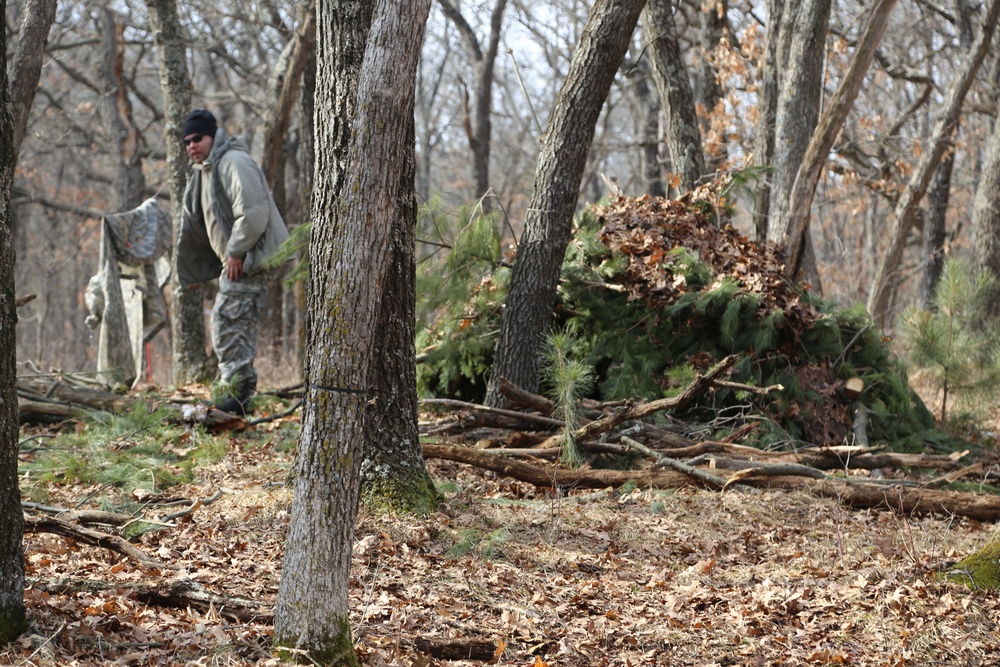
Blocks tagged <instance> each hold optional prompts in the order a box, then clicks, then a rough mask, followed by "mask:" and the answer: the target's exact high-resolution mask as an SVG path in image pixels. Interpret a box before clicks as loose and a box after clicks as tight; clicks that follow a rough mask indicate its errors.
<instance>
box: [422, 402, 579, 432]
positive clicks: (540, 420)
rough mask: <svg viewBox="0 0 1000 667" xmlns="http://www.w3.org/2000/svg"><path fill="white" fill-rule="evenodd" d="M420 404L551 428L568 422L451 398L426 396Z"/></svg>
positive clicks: (559, 426)
mask: <svg viewBox="0 0 1000 667" xmlns="http://www.w3.org/2000/svg"><path fill="white" fill-rule="evenodd" d="M420 405H441V406H445V407H450V408H461V409H463V410H472V411H474V412H483V413H488V414H494V415H501V416H503V417H510V418H511V419H516V420H519V421H521V422H528V423H535V424H542V425H545V426H547V427H549V428H553V427H555V428H562V427H563V426H565V425H566V422H564V421H562V420H560V419H553V418H552V417H545V416H543V415H533V414H530V413H527V412H518V411H517V410H504V409H503V408H491V407H487V406H485V405H478V404H476V403H466V402H465V401H456V400H454V399H450V398H425V399H423V400H422V401H420Z"/></svg>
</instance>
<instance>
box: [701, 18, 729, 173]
mask: <svg viewBox="0 0 1000 667" xmlns="http://www.w3.org/2000/svg"><path fill="white" fill-rule="evenodd" d="M728 7H729V0H702V3H701V44H702V49H703V54H702V57H701V58H700V63H701V85H700V86H699V87H700V89H701V90H700V95H699V96H698V102H699V104H700V105H701V107H702V109H703V110H704V111H703V114H704V122H705V128H704V132H703V136H706V137H707V136H710V135H711V133H712V132H711V131H712V124H713V121H714V120H715V118H716V117H717V114H719V113H725V112H724V110H723V109H722V107H721V106H720V103H721V102H722V101H723V100H725V97H726V91H725V90H724V89H723V87H722V84H721V83H719V79H718V69H717V68H716V66H715V58H716V54H715V51H716V49H717V48H719V44H720V43H721V42H722V41H723V40H725V39H727V35H728V34H729V21H728V20H727V19H726V12H727V11H728ZM705 149H706V152H707V153H708V164H709V169H710V170H711V171H717V170H719V169H722V168H723V165H724V164H725V162H726V159H727V157H728V156H727V154H726V143H725V141H724V140H720V141H712V140H710V141H709V145H707V146H706V147H705Z"/></svg>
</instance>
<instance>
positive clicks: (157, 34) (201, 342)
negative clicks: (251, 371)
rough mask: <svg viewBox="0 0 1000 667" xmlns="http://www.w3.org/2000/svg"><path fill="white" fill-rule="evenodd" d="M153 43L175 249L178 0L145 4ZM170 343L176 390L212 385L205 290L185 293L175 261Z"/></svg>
mask: <svg viewBox="0 0 1000 667" xmlns="http://www.w3.org/2000/svg"><path fill="white" fill-rule="evenodd" d="M146 7H147V9H148V10H149V22H150V25H151V27H152V30H153V43H154V44H155V45H156V57H157V61H158V63H159V69H160V89H161V91H162V94H163V107H164V117H165V120H164V135H165V140H164V144H165V145H166V147H167V169H168V171H169V176H170V179H169V180H170V201H171V202H172V207H171V208H172V214H173V229H174V239H173V244H172V247H177V234H178V233H179V232H180V228H181V221H182V220H183V212H182V207H181V204H180V203H181V202H182V201H183V199H184V186H185V185H186V184H187V172H188V158H187V155H186V154H185V152H184V150H183V146H182V145H181V142H180V138H181V137H180V134H181V128H182V127H183V125H184V118H185V117H186V116H187V114H188V112H189V111H190V110H191V79H190V77H189V76H188V70H187V54H186V49H185V47H184V37H183V35H184V32H183V30H182V28H181V24H180V20H179V19H178V16H177V3H176V0H146ZM172 264H173V266H172V267H171V268H172V271H171V278H170V291H171V295H172V297H173V298H172V300H171V303H172V310H173V312H172V313H171V322H170V325H171V331H170V333H171V341H172V348H173V350H172V351H173V359H172V362H173V363H172V366H173V376H174V378H173V381H174V384H175V385H177V386H180V385H184V384H187V383H188V382H193V381H194V382H210V381H211V380H212V376H213V375H214V374H215V368H214V365H213V364H212V363H211V362H210V360H209V357H208V355H207V354H206V352H205V307H204V289H203V288H202V286H201V285H196V286H194V287H191V288H183V287H181V285H180V283H179V282H178V281H177V258H176V257H174V258H173V261H172Z"/></svg>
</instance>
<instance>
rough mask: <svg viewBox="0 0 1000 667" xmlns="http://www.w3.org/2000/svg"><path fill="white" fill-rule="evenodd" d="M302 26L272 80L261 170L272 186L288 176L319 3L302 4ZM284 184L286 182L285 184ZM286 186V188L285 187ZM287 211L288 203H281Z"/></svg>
mask: <svg viewBox="0 0 1000 667" xmlns="http://www.w3.org/2000/svg"><path fill="white" fill-rule="evenodd" d="M300 13H301V15H300V17H299V27H298V30H296V32H295V35H294V36H293V37H292V39H291V40H290V41H289V42H288V44H287V45H286V46H285V50H284V52H283V53H282V54H281V61H280V62H279V64H278V66H277V67H276V68H275V69H276V72H275V74H274V76H273V80H272V81H271V82H270V86H269V87H270V88H271V92H272V94H273V95H274V103H273V105H272V106H270V107H269V108H268V118H267V123H266V124H265V126H264V154H263V158H262V159H261V169H262V170H263V171H264V177H265V178H267V183H268V185H270V186H271V189H272V190H274V189H276V188H277V187H278V185H279V183H278V176H279V174H280V175H281V176H283V175H284V170H283V166H284V162H285V159H284V154H285V139H286V137H287V135H288V126H289V124H290V123H291V119H292V110H293V109H294V107H295V101H296V99H297V96H298V92H299V87H300V86H301V84H302V75H303V73H304V72H305V69H306V63H307V62H308V61H309V56H310V55H311V54H312V52H313V50H314V49H315V48H316V3H315V0H309V2H307V3H306V4H304V5H302V7H301V10H300ZM281 185H282V186H283V184H281ZM282 189H283V187H282ZM282 199H284V198H283V197H282ZM279 208H280V209H281V212H282V213H284V212H285V206H284V202H282V205H281V206H279Z"/></svg>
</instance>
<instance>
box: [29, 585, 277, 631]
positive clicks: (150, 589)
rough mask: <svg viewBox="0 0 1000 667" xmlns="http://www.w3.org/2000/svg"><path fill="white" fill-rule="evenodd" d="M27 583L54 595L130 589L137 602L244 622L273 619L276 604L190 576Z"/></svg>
mask: <svg viewBox="0 0 1000 667" xmlns="http://www.w3.org/2000/svg"><path fill="white" fill-rule="evenodd" d="M26 583H27V584H28V585H29V586H30V587H31V588H34V589H36V590H40V591H45V592H46V593H51V594H64V593H102V592H105V591H113V590H126V591H130V592H131V595H132V596H133V597H135V598H136V599H137V600H139V601H141V602H145V603H146V604H153V605H159V606H164V607H176V608H179V609H186V608H187V607H193V608H195V609H198V610H199V611H207V610H208V609H209V608H210V607H214V608H215V610H216V611H218V613H219V615H220V616H228V617H230V618H236V619H238V620H240V621H255V620H258V621H259V620H264V621H267V620H270V619H271V618H272V617H273V611H272V605H270V604H265V603H263V602H258V601H257V600H248V599H245V598H237V597H231V596H228V595H219V594H217V593H212V592H211V591H209V590H207V589H205V588H204V587H203V586H202V585H201V584H199V583H197V582H196V581H192V580H191V579H188V578H187V577H184V578H179V579H167V580H165V581H129V582H116V581H102V580H99V579H76V578H68V579H57V580H55V581H45V580H43V579H39V578H36V577H32V578H28V579H27V580H26Z"/></svg>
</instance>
